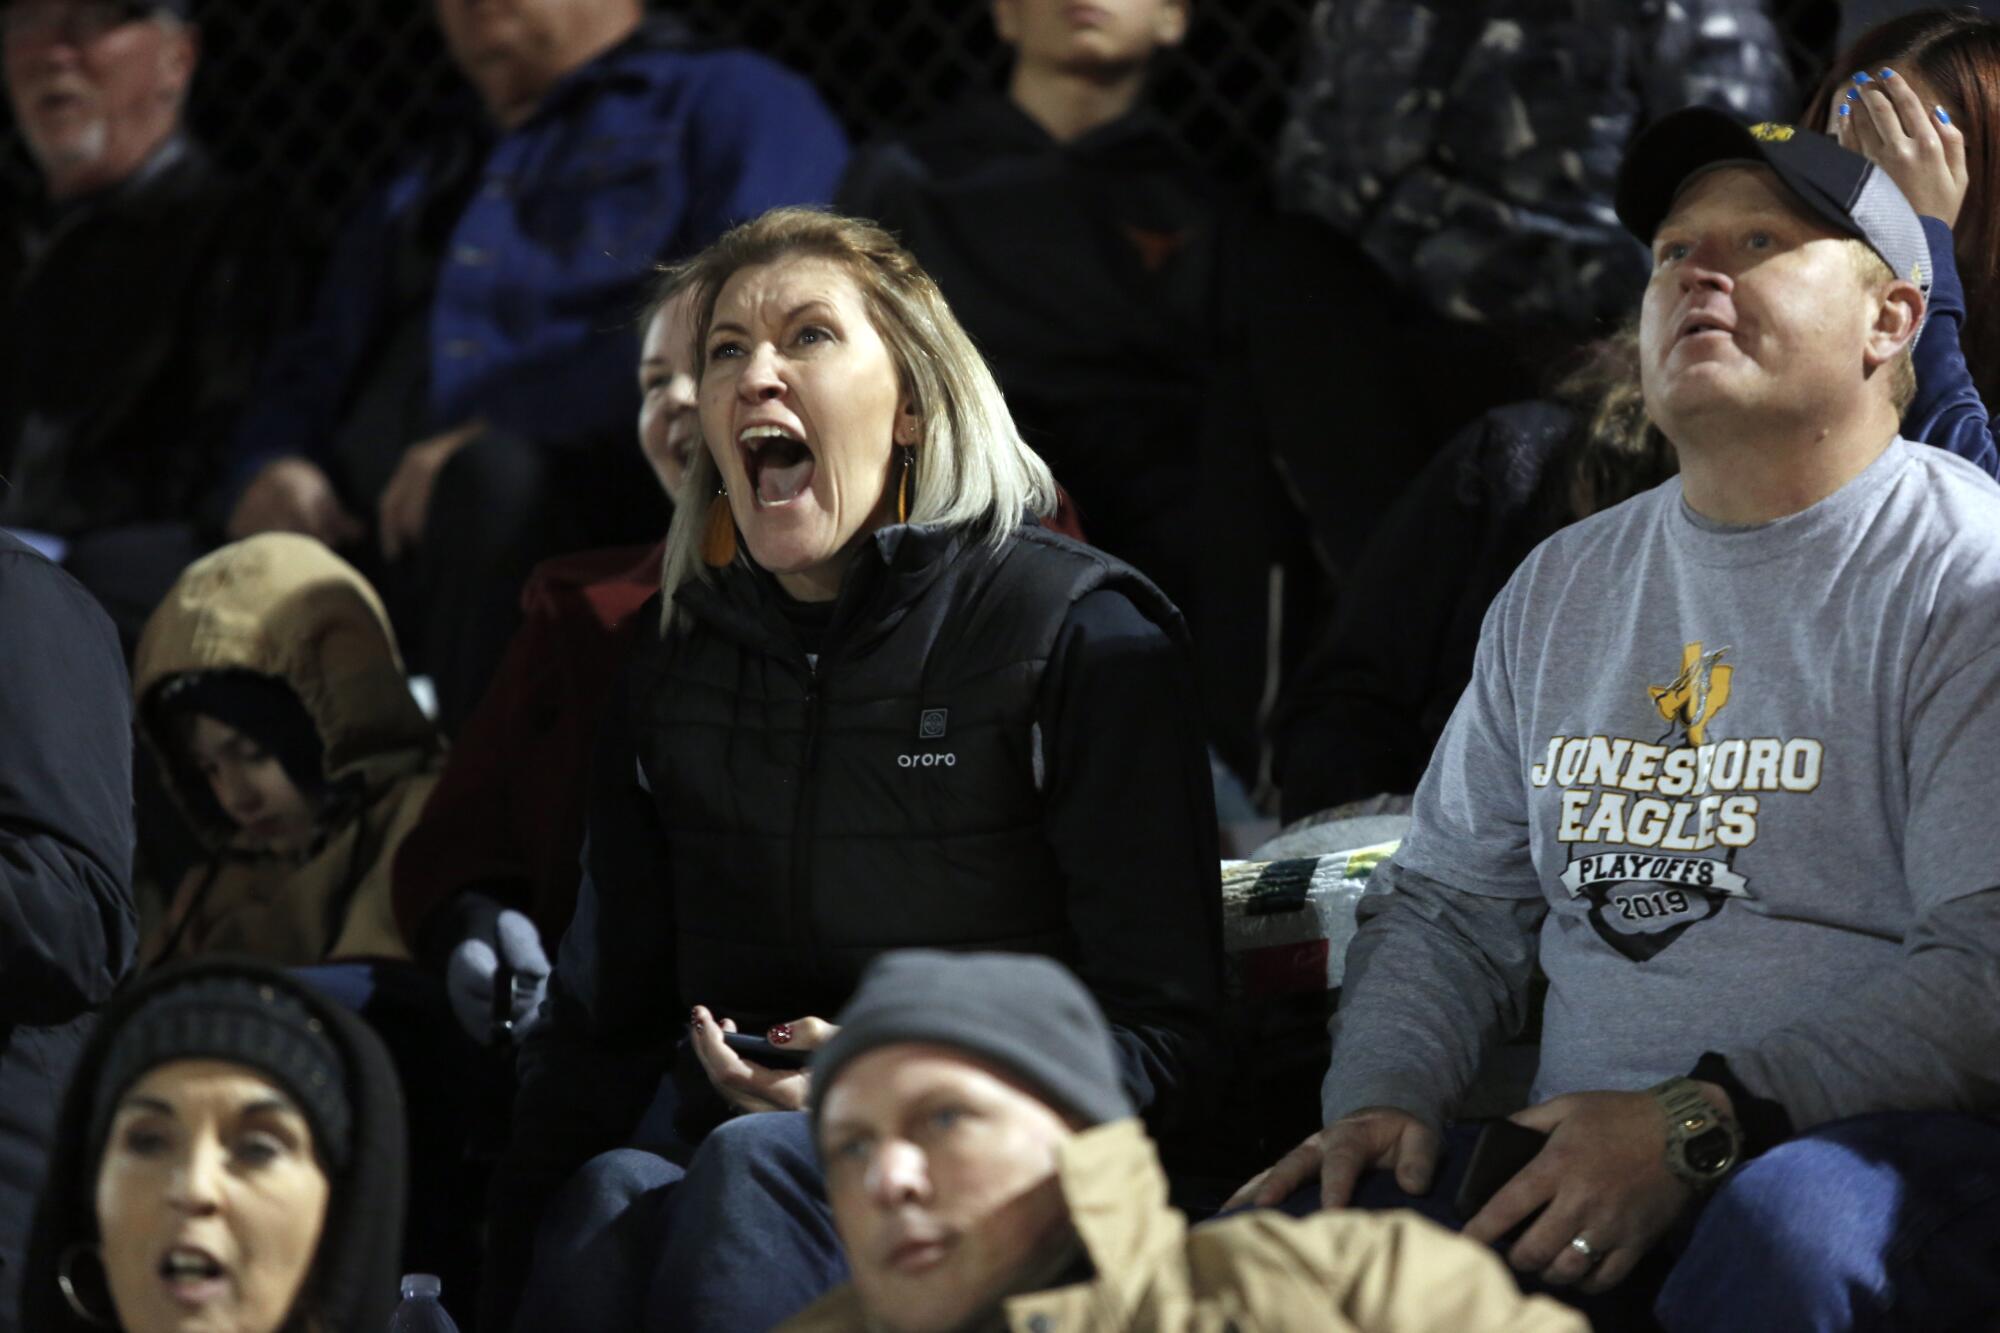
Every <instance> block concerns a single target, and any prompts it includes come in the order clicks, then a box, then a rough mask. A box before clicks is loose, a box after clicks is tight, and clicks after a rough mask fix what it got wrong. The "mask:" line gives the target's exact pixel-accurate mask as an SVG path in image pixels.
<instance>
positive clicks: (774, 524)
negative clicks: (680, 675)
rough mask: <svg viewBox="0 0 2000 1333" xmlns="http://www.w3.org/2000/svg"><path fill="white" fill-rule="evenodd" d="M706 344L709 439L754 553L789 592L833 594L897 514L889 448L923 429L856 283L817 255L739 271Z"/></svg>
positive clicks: (704, 402) (704, 410)
mask: <svg viewBox="0 0 2000 1333" xmlns="http://www.w3.org/2000/svg"><path fill="white" fill-rule="evenodd" d="M703 355H704V358H705V362H704V365H703V369H702V378H701V425H702V437H703V439H704V440H705V441H706V443H707V445H708V449H709V452H710V453H711V454H712V455H714V458H715V462H716V466H717V468H718V470H719V471H720V472H721V474H722V484H723V488H724V489H725V490H726V491H728V493H729V507H730V511H731V513H732V514H733V515H734V516H735V519H736V526H737V528H738V529H739V530H740V531H741V532H742V534H743V540H744V543H745V544H746V545H747V546H748V547H749V550H750V555H751V558H753V559H754V560H756V562H757V563H758V564H759V565H761V566H763V567H764V568H765V569H767V570H769V571H770V572H771V573H773V574H775V575H777V576H778V582H779V584H780V585H781V586H782V587H783V588H784V589H785V591H786V592H788V593H790V594H791V595H792V596H793V597H796V598H798V599H800V600H802V601H827V600H831V599H832V598H833V597H834V596H835V595H836V594H837V593H838V591H839V588H840V582H841V579H842V577H843V576H844V574H845V572H846V569H847V564H848V561H849V560H850V559H851V558H852V556H853V552H854V549H855V547H856V545H857V544H858V542H859V540H860V539H861V538H864V537H865V536H866V535H867V534H868V533H870V532H873V531H874V530H875V529H877V528H879V527H882V526H883V525H884V524H886V523H890V522H893V521H894V519H895V491H894V487H893V486H892V485H891V484H890V483H891V469H892V464H893V451H894V448H895V446H896V445H897V444H899V443H902V444H913V443H914V442H915V440H916V417H915V414H914V411H913V410H912V405H911V404H910V402H909V400H908V396H907V395H906V394H905V393H904V392H903V391H902V388H901V384H900V377H899V376H898V374H897V371H896V365H895V361H894V359H893V358H892V357H891V355H890V353H889V348H888V346H887V345H886V344H885V343H884V342H883V341H882V338H881V336H880V335H879V334H878V333H877V332H876V330H875V326H874V323H873V321H872V320H871V319H870V318H869V316H868V309H867V306H866V304H865V303H864V300H863V297H862V293H861V290H860V289H859V288H858V287H857V286H856V285H855V282H854V280H853V279H852V278H850V277H849V276H848V275H847V273H846V272H845V271H844V270H843V269H841V268H840V267H839V266H838V265H836V264H834V263H833V262H831V261H829V260H824V259H819V258H808V257H797V258H788V259H781V260H779V261H777V262H776V263H772V264H767V265H764V266H762V267H758V268H749V269H743V270H741V271H739V272H738V273H736V274H735V275H733V276H732V277H731V278H730V279H729V280H728V282H726V283H725V284H724V285H723V288H722V291H721V293H720V295H719V296H718V298H717V300H716V303H715V315H714V318H713V320H712V321H711V322H710V325H709V332H708V338H707V342H706V345H705V347H704V349H703Z"/></svg>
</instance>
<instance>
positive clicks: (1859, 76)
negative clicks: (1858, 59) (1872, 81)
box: [1854, 70, 1868, 83]
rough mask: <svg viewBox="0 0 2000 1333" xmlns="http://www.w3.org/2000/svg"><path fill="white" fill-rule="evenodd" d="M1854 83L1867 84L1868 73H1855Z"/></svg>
mask: <svg viewBox="0 0 2000 1333" xmlns="http://www.w3.org/2000/svg"><path fill="white" fill-rule="evenodd" d="M1854 81H1855V82H1856V83H1867V82H1868V75H1867V73H1866V72H1865V71H1862V70H1857V71H1855V74H1854Z"/></svg>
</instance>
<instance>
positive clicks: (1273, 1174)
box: [1223, 1106, 1438, 1208]
mask: <svg viewBox="0 0 2000 1333" xmlns="http://www.w3.org/2000/svg"><path fill="white" fill-rule="evenodd" d="M1437 1159H1438V1136H1437V1132H1436V1131H1435V1130H1433V1129H1431V1127H1430V1126H1428V1125H1426V1124H1425V1123H1424V1122H1423V1121H1421V1120H1419V1119H1417V1118H1416V1117H1415V1116H1413V1115H1411V1114H1410V1113H1409V1112H1408V1111H1399V1110H1397V1109H1396V1108H1395V1107H1393V1106H1371V1107H1367V1108H1365V1109H1363V1110H1360V1111H1356V1112H1354V1114H1352V1115H1348V1116H1343V1117H1342V1118H1340V1119H1339V1120H1336V1121H1334V1122H1333V1123H1332V1124H1330V1125H1328V1126H1327V1127H1326V1128H1325V1129H1322V1130H1321V1131H1320V1132H1319V1133H1317V1134H1314V1135H1313V1136H1312V1137H1311V1138H1308V1139H1307V1140H1306V1141H1305V1142H1304V1143H1301V1144H1300V1145H1299V1146H1298V1147H1296V1148H1294V1149H1292V1150H1291V1151H1290V1152H1289V1153H1286V1154H1285V1155H1284V1156H1283V1157H1282V1158H1280V1159H1279V1160H1278V1164H1277V1165H1276V1166H1274V1167H1272V1168H1271V1169H1270V1170H1268V1171H1265V1172H1263V1173H1262V1174H1261V1175H1258V1176H1255V1177H1253V1178H1252V1179H1251V1180H1250V1182H1249V1183H1248V1184H1246V1185H1245V1186H1244V1187H1243V1188H1242V1189H1240V1190H1237V1191H1236V1193H1235V1194H1233V1195H1231V1196H1230V1197H1229V1202H1228V1203H1226V1204H1224V1205H1223V1207H1224V1208H1241V1207H1244V1206H1246V1205H1256V1206H1260V1207H1266V1208H1268V1207H1270V1206H1271V1205H1273V1204H1276V1203H1278V1202H1280V1201H1281V1200H1283V1199H1284V1198H1285V1197H1286V1196H1288V1195H1289V1194H1291V1192H1292V1191H1293V1190H1296V1189H1297V1188H1299V1186H1301V1185H1303V1184H1305V1183H1306V1182H1307V1181H1309V1180H1311V1179H1312V1178H1313V1177H1314V1176H1318V1177H1319V1203H1320V1207H1322V1208H1343V1207H1345V1206H1346V1205H1347V1201H1348V1200H1349V1199H1351V1198H1352V1197H1354V1184H1355V1182H1356V1181H1357V1180H1359V1179H1360V1178H1361V1173H1362V1172H1363V1171H1366V1170H1370V1169H1371V1168H1379V1169H1381V1170H1384V1171H1394V1172H1395V1173H1396V1183H1397V1184H1398V1185H1400V1186H1401V1187H1402V1189H1403V1191H1404V1193H1406V1194H1422V1193H1423V1192H1424V1191H1426V1190H1428V1189H1429V1188H1430V1187H1431V1177H1432V1176H1433V1175H1434V1174H1436V1172H1437Z"/></svg>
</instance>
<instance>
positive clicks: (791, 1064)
mask: <svg viewBox="0 0 2000 1333" xmlns="http://www.w3.org/2000/svg"><path fill="white" fill-rule="evenodd" d="M722 1044H723V1045H724V1046H727V1047H728V1048H729V1049H730V1050H732V1051H734V1052H736V1053H737V1054H738V1055H740V1056H742V1057H743V1058H744V1059H745V1060H748V1061H749V1062H750V1063H751V1064H753V1065H762V1066H764V1068H766V1069H804V1068H805V1067H806V1061H807V1060H809V1059H811V1058H812V1052H811V1051H795V1050H793V1049H792V1048H791V1047H789V1046H773V1045H772V1044H771V1043H770V1042H768V1041H766V1040H765V1039H764V1038H762V1037H752V1036H750V1035H748V1034H747V1033H742V1032H725V1033H723V1034H722Z"/></svg>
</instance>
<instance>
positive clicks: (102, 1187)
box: [21, 959, 405, 1333]
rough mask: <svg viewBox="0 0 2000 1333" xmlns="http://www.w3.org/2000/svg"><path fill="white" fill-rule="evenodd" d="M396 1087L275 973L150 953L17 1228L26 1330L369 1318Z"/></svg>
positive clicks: (348, 1018) (75, 1090)
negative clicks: (22, 1245) (44, 1181)
mask: <svg viewBox="0 0 2000 1333" xmlns="http://www.w3.org/2000/svg"><path fill="white" fill-rule="evenodd" d="M404 1137H405V1136H404V1127H403V1103H402V1093H401V1091H400V1089H399V1088H398V1086H397V1083H396V1077H395V1074H394V1072H393V1071H392V1070H391V1069H390V1067H389V1061H388V1055H387V1053H386V1052H385V1051H384V1050H383V1049H382V1046H381V1043H380V1041H379V1040H378V1039H377V1038H376V1037H375V1036H374V1034H373V1033H371V1032H370V1031H369V1030H368V1029H367V1028H366V1027H365V1026H363V1025H362V1024H361V1023H360V1021H359V1020H357V1019H355V1018H354V1017H353V1016H352V1015H350V1014H348V1013H347V1012H346V1011H344V1010H343V1009H341V1008H340V1007H339V1006H338V1005H335V1004H333V1003H332V1002H330V1001H328V1000H327V999H325V998H323V997H322V996H320V995H319V994H318V993H316V992H315V991H313V990H312V989H311V988H309V987H308V986H306V985H305V984H303V983H302V982H300V981H298V980H296V979H294V978H293V977H291V976H290V975H289V974H288V973H286V972H284V971H282V970H280V969H278V968H274V967H270V966H267V965H265V964H262V963H256V962H251V961H248V960H237V959H215V960H206V961H202V962H197V963H192V964H182V965H179V966H176V967H172V968H167V969H163V970H162V971H160V972H158V973H156V974H155V975H153V976H152V977H150V978H148V979H147V980H145V981H144V982H142V983H141V984H140V985H138V986H137V987H135V988H134V989H132V990H130V991H128V992H126V993H125V994H123V995H121V996H120V997H118V998H117V999H116V1000H114V1001H113V1002H112V1003H111V1004H110V1005H109V1006H107V1007H106V1009H105V1012H104V1014H103V1017H102V1020H101V1022H100V1023H99V1025H98V1027H97V1030H96V1031H95V1032H94V1033H93V1034H92V1036H91V1039H90V1041H89V1043H88V1044H87V1045H86V1046H85V1048H84V1051H83V1055H82V1057H81V1059H80V1060H79V1061H78V1064H77V1067H76V1075H75V1078H74V1079H73V1080H72V1082H71V1083H70V1087H69V1092H68V1095H67V1096H66V1098H65V1099H64V1105H63V1118H62V1133H61V1137H60V1138H59V1139H58V1141H57V1143H56V1146H55V1151H54V1154H53V1156H52V1161H51V1165H50V1171H49V1178H48V1185H47V1188H46V1189H45V1191H44V1193H43V1196H42V1202H41V1206H40V1208H39V1209H38V1211H37V1214H36V1219H35V1228H34V1231H33V1234H32V1235H31V1237H30V1239H29V1245H28V1258H27V1265H26V1272H25V1274H24V1277H23V1282H22V1307H21V1325H22V1327H23V1328H31V1329H34V1330H36V1331H37V1333H65V1331H67V1330H79V1331H80V1330H84V1329H104V1328H112V1329H119V1330H122V1331H123V1333H155V1331H156V1330H158V1331H160V1333H165V1331H166V1330H170V1329H172V1330H177V1329H182V1328H187V1327H200V1328H203V1329H213V1330H217V1331H218V1333H224V1331H226V1333H349V1331H350V1330H351V1331H352V1333H374V1331H375V1330H378V1329H381V1328H384V1327H386V1326H387V1322H388V1318H389V1314H390V1311H391V1309H392V1308H393V1306H394V1304H395V1301H396V1295H397V1287H396V1277H397V1264H398V1261H399V1258H400V1250H401V1243H402V1217H403V1192H404V1154H405V1146H404Z"/></svg>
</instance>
